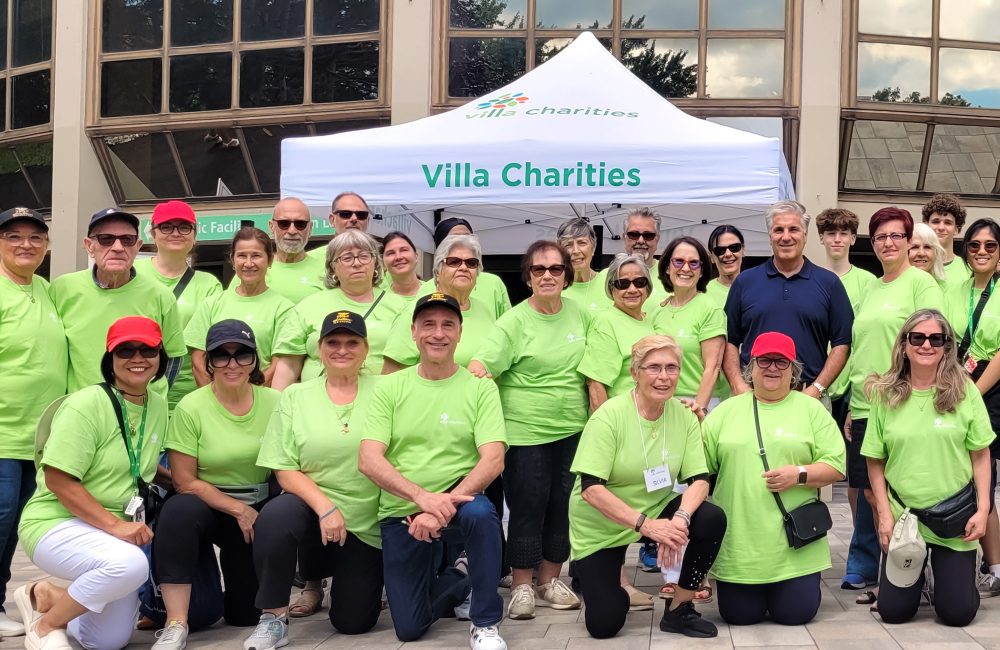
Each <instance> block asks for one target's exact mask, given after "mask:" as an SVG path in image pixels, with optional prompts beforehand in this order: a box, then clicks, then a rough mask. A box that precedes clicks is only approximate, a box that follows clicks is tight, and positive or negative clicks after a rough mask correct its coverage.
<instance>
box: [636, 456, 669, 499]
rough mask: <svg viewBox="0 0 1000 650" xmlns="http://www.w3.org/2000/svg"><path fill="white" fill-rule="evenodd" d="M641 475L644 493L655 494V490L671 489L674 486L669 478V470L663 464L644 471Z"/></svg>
mask: <svg viewBox="0 0 1000 650" xmlns="http://www.w3.org/2000/svg"><path fill="white" fill-rule="evenodd" d="M642 475H643V477H644V478H645V479H646V492H656V491H657V490H662V489H664V488H668V487H672V486H673V484H674V482H673V480H672V479H671V478H670V468H668V467H667V465H666V464H665V463H664V464H663V465H659V466H657V467H650V468H649V469H647V470H644V471H643V472H642Z"/></svg>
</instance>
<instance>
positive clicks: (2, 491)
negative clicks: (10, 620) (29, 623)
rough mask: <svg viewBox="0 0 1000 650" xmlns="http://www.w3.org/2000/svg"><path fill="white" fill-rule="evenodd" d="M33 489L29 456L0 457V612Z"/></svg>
mask: <svg viewBox="0 0 1000 650" xmlns="http://www.w3.org/2000/svg"><path fill="white" fill-rule="evenodd" d="M34 493H35V464H34V463H33V462H32V461H30V460H15V459H13V458H0V549H2V550H0V612H3V611H5V610H4V606H3V604H4V601H5V600H6V597H7V583H8V582H10V563H11V560H13V559H14V549H15V548H17V524H18V521H20V519H21V511H22V510H24V504H26V503H27V502H28V499H30V498H31V495H32V494H34Z"/></svg>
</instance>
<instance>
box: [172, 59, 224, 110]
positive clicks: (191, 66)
mask: <svg viewBox="0 0 1000 650" xmlns="http://www.w3.org/2000/svg"><path fill="white" fill-rule="evenodd" d="M232 77H233V70H232V63H231V55H230V54H229V53H221V54H192V55H189V56H172V57H170V110H171V111H172V112H186V111H216V110H220V109H225V108H229V107H230V106H231V104H232V99H231V96H230V91H231V86H232Z"/></svg>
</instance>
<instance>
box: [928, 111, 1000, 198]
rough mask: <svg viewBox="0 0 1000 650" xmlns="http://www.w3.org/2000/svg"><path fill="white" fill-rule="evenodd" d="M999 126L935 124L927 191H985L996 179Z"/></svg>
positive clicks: (989, 188) (998, 153)
mask: <svg viewBox="0 0 1000 650" xmlns="http://www.w3.org/2000/svg"><path fill="white" fill-rule="evenodd" d="M998 160H1000V128H997V127H982V126H956V125H953V124H939V125H937V126H936V127H935V128H934V140H933V141H931V155H930V158H929V159H928V161H927V179H926V180H925V181H924V190H925V191H927V192H959V193H962V194H988V193H990V192H991V191H992V190H993V184H994V183H995V182H996V175H997V161H998Z"/></svg>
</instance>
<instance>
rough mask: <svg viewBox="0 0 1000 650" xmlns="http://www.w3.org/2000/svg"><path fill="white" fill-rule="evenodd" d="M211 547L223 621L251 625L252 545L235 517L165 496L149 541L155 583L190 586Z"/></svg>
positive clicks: (189, 498) (188, 497) (186, 498)
mask: <svg viewBox="0 0 1000 650" xmlns="http://www.w3.org/2000/svg"><path fill="white" fill-rule="evenodd" d="M213 545H215V546H218V547H219V566H220V567H221V568H222V578H223V581H224V582H225V585H226V592H225V597H224V598H223V614H222V615H223V618H225V620H226V623H228V624H230V625H235V626H239V627H247V626H250V625H256V624H257V621H258V619H260V610H259V609H257V608H256V607H255V606H254V604H253V597H254V594H256V593H257V574H256V573H255V572H254V568H253V547H252V546H251V545H250V544H247V543H246V542H245V541H243V532H242V531H241V530H240V527H239V524H237V523H236V519H235V518H234V517H231V516H229V515H227V514H225V513H222V512H219V511H218V510H213V509H212V508H210V507H209V506H208V504H206V503H205V502H204V501H202V500H201V499H199V498H198V497H196V496H194V495H193V494H176V495H174V496H172V497H170V498H169V499H167V502H166V503H164V504H163V509H162V510H161V511H160V516H159V518H158V519H157V522H156V536H155V537H153V570H154V574H155V575H156V581H157V582H159V583H160V584H171V585H189V584H191V582H192V578H193V576H194V574H195V572H196V571H197V570H198V558H199V556H200V554H202V553H213V552H214V551H213V550H212V546H213ZM293 557H294V556H293Z"/></svg>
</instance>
